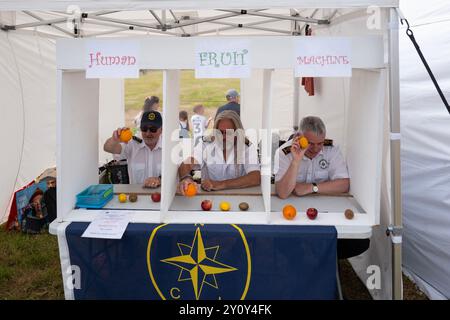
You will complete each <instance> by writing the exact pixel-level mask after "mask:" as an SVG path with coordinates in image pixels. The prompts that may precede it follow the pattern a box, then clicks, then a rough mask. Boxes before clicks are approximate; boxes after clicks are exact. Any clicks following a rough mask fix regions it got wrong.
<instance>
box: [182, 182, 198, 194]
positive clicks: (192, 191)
mask: <svg viewBox="0 0 450 320" xmlns="http://www.w3.org/2000/svg"><path fill="white" fill-rule="evenodd" d="M196 194H197V188H196V187H195V184H193V183H189V184H188V186H187V188H186V190H185V191H184V195H185V196H186V197H193V196H195V195H196Z"/></svg>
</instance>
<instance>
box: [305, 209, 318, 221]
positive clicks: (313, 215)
mask: <svg viewBox="0 0 450 320" xmlns="http://www.w3.org/2000/svg"><path fill="white" fill-rule="evenodd" d="M317 214H318V212H317V209H316V208H308V210H306V215H307V216H308V218H310V219H311V220H314V219H315V218H316V217H317Z"/></svg>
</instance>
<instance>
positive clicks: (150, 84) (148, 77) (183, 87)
mask: <svg viewBox="0 0 450 320" xmlns="http://www.w3.org/2000/svg"><path fill="white" fill-rule="evenodd" d="M232 88H234V89H237V90H238V91H239V88H240V80H239V79H195V74H194V71H193V70H183V71H181V80H180V109H191V108H192V107H193V106H194V105H195V104H198V103H201V104H203V105H204V106H205V107H206V108H215V107H219V106H221V105H223V104H225V92H226V91H227V90H228V89H232ZM152 95H153V96H158V97H159V98H160V99H161V101H162V100H164V97H163V72H162V71H153V70H149V71H146V72H143V73H141V76H140V77H139V79H127V80H125V110H126V111H128V110H136V111H139V110H141V108H142V106H143V104H144V100H145V97H147V96H152ZM160 105H161V106H162V103H161V104H160Z"/></svg>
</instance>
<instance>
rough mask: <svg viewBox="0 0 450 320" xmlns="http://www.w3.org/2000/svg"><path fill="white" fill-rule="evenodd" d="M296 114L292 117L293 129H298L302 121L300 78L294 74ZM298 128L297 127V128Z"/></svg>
mask: <svg viewBox="0 0 450 320" xmlns="http://www.w3.org/2000/svg"><path fill="white" fill-rule="evenodd" d="M293 79H294V116H293V117H292V129H294V130H298V129H299V123H300V86H299V81H300V78H296V77H295V75H294V78H293ZM296 128H297V129H296Z"/></svg>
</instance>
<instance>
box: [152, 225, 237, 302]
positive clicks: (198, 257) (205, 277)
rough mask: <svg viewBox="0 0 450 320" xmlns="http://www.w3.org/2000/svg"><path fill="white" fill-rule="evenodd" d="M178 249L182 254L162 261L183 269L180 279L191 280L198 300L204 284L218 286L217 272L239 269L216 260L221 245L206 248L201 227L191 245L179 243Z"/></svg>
mask: <svg viewBox="0 0 450 320" xmlns="http://www.w3.org/2000/svg"><path fill="white" fill-rule="evenodd" d="M178 249H179V250H180V253H181V255H179V256H177V257H172V258H167V259H164V260H161V262H165V263H168V264H171V265H174V266H177V267H178V268H180V269H181V270H180V275H179V277H178V281H186V280H191V281H192V286H193V288H194V293H195V298H196V299H197V300H198V299H199V298H200V295H201V293H202V289H203V285H204V284H207V285H210V286H212V287H213V288H216V289H217V288H218V286H217V281H216V276H215V275H216V274H221V273H226V272H231V271H236V270H237V269H236V268H233V267H231V266H228V265H226V264H223V263H221V262H219V261H217V260H216V256H217V253H218V251H219V246H215V247H210V248H205V245H204V243H203V238H202V234H201V232H200V228H197V230H196V231H195V236H194V240H193V241H192V245H191V246H189V245H186V244H183V243H179V244H178ZM186 273H188V274H189V275H188V276H187V277H185V274H186Z"/></svg>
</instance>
